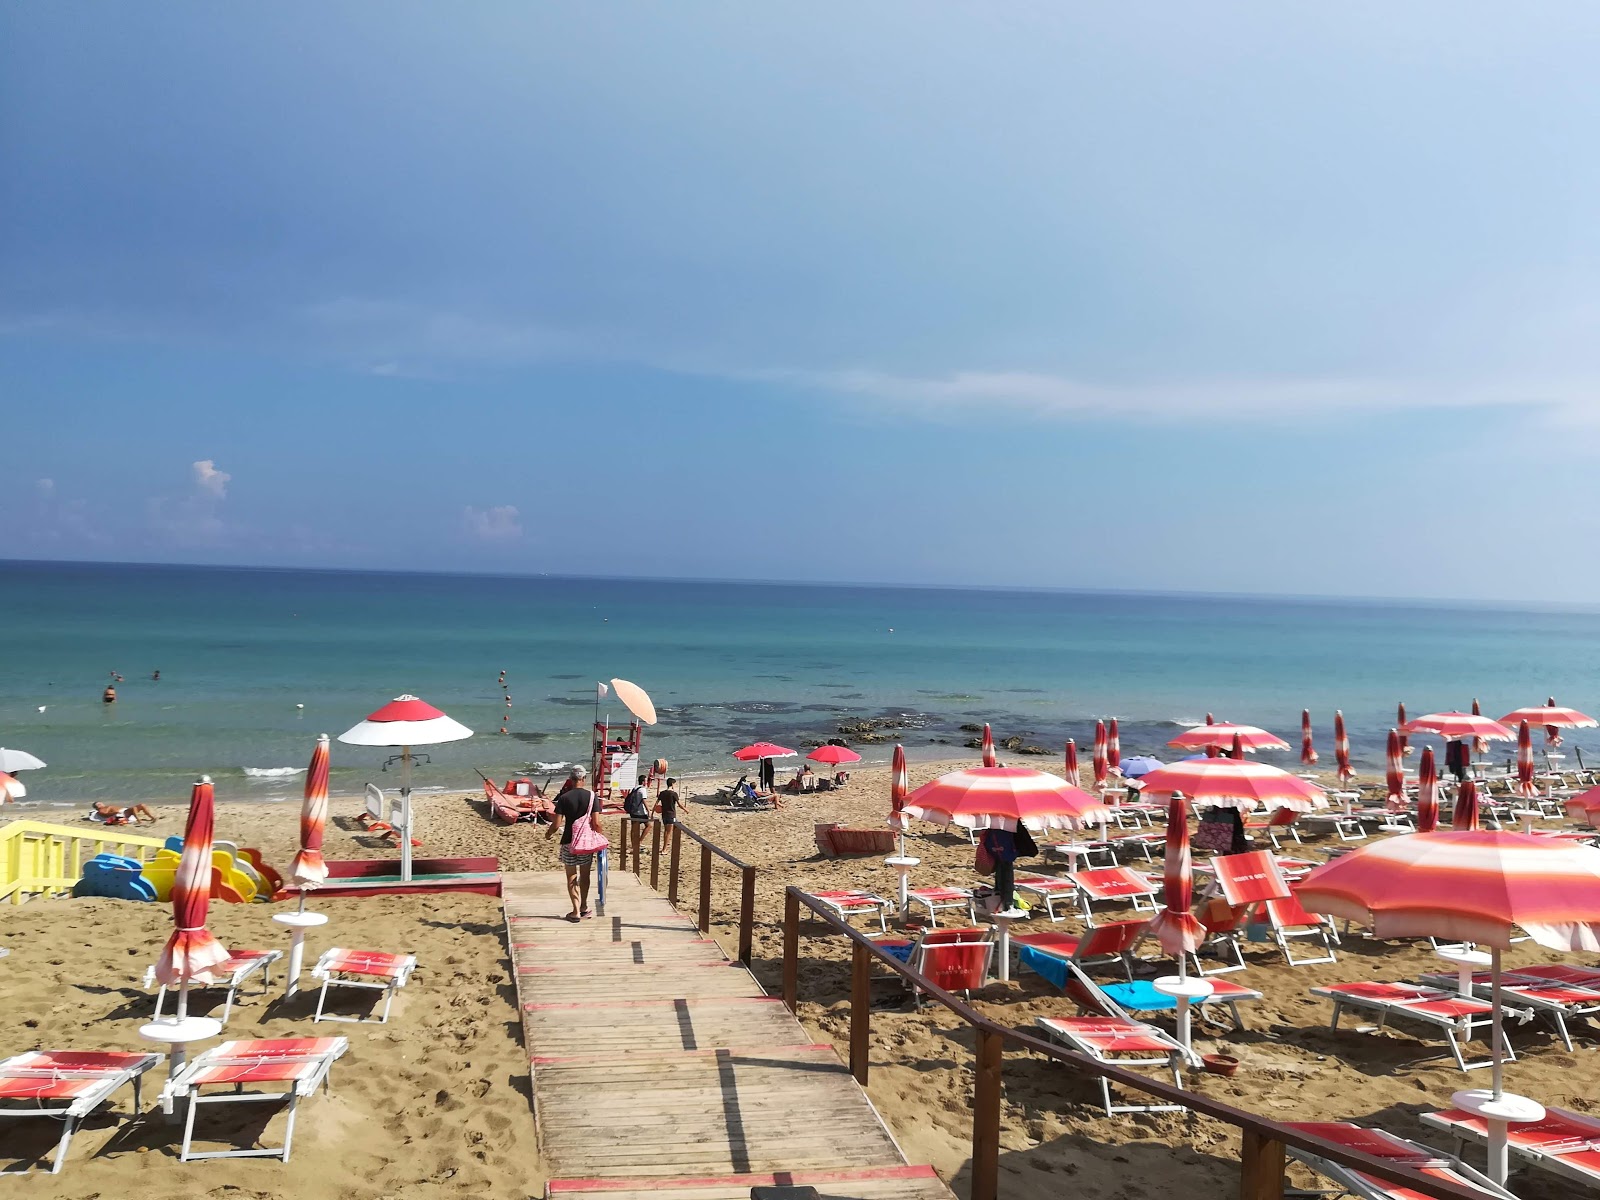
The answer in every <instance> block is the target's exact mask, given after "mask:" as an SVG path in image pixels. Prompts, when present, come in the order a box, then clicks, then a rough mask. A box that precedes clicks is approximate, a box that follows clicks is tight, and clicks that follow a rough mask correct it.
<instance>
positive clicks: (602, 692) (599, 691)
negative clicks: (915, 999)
mask: <svg viewBox="0 0 1600 1200" xmlns="http://www.w3.org/2000/svg"><path fill="white" fill-rule="evenodd" d="M594 687H595V692H594V698H595V699H596V700H597V701H599V700H604V699H605V697H606V693H607V692H609V691H610V690H611V689H610V688H608V687H607V686H606V685H605V684H603V683H597V684H595V685H594Z"/></svg>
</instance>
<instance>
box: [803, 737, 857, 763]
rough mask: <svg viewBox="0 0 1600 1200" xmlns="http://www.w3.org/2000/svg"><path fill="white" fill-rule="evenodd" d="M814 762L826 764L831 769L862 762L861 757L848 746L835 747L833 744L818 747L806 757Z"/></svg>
mask: <svg viewBox="0 0 1600 1200" xmlns="http://www.w3.org/2000/svg"><path fill="white" fill-rule="evenodd" d="M806 757H807V758H809V759H810V760H811V761H812V762H819V763H824V764H826V765H827V766H830V767H836V766H839V765H840V764H841V763H856V762H860V761H861V755H859V754H857V753H856V752H855V751H854V750H852V749H850V747H848V746H835V745H833V744H832V743H831V742H830V743H829V744H828V745H826V746H818V747H817V748H816V749H815V750H813V751H812V752H811V753H810V754H808V755H806Z"/></svg>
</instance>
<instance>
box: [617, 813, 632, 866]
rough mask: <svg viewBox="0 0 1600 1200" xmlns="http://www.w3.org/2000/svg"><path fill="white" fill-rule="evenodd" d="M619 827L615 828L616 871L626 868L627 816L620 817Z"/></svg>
mask: <svg viewBox="0 0 1600 1200" xmlns="http://www.w3.org/2000/svg"><path fill="white" fill-rule="evenodd" d="M620 824H621V827H620V828H619V829H618V830H617V871H618V872H619V873H620V872H622V871H626V870H627V869H628V825H629V824H630V822H629V821H628V818H627V817H622V818H620Z"/></svg>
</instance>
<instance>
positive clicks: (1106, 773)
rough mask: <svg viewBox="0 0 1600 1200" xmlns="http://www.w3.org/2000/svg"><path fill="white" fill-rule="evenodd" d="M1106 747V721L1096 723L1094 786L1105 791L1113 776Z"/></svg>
mask: <svg viewBox="0 0 1600 1200" xmlns="http://www.w3.org/2000/svg"><path fill="white" fill-rule="evenodd" d="M1109 753H1110V752H1109V751H1108V750H1107V748H1106V723H1105V722H1104V721H1096V722H1095V723H1094V786H1095V790H1096V791H1104V790H1105V787H1106V782H1107V780H1109V779H1110V777H1111V759H1110V757H1109Z"/></svg>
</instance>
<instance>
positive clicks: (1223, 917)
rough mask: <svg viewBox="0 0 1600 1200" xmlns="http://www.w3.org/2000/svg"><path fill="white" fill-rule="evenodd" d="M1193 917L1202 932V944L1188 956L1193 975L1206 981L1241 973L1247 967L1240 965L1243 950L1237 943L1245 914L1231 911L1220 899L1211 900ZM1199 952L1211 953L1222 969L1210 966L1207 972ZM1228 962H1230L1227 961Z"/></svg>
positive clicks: (1242, 963)
mask: <svg viewBox="0 0 1600 1200" xmlns="http://www.w3.org/2000/svg"><path fill="white" fill-rule="evenodd" d="M1195 916H1196V917H1197V918H1198V919H1199V921H1200V927H1201V928H1202V929H1204V930H1205V940H1204V941H1203V942H1201V943H1200V945H1199V946H1198V947H1197V948H1196V949H1195V950H1194V951H1192V952H1191V954H1190V959H1189V961H1190V962H1192V963H1193V964H1194V969H1195V971H1196V972H1198V973H1199V974H1201V975H1205V976H1207V977H1210V976H1212V975H1226V974H1227V973H1228V972H1229V971H1242V970H1244V969H1245V967H1246V966H1247V965H1249V964H1247V963H1246V962H1245V961H1244V949H1243V947H1242V946H1240V944H1239V942H1240V938H1241V936H1242V935H1243V933H1244V926H1245V921H1246V919H1247V911H1246V910H1245V909H1242V908H1234V907H1233V906H1232V905H1230V904H1229V903H1228V902H1227V901H1226V900H1224V899H1223V898H1222V897H1221V896H1214V897H1212V898H1211V899H1210V900H1208V901H1206V902H1205V903H1203V904H1201V905H1200V906H1199V908H1198V909H1196V911H1195ZM1201 950H1213V951H1215V952H1216V955H1217V957H1218V958H1219V959H1220V960H1221V961H1222V965H1220V966H1212V967H1211V968H1210V969H1209V970H1208V969H1207V968H1206V964H1205V961H1204V960H1203V959H1201V957H1200V951H1201ZM1230 958H1231V959H1232V960H1233V961H1232V962H1229V961H1228V960H1229V959H1230Z"/></svg>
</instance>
